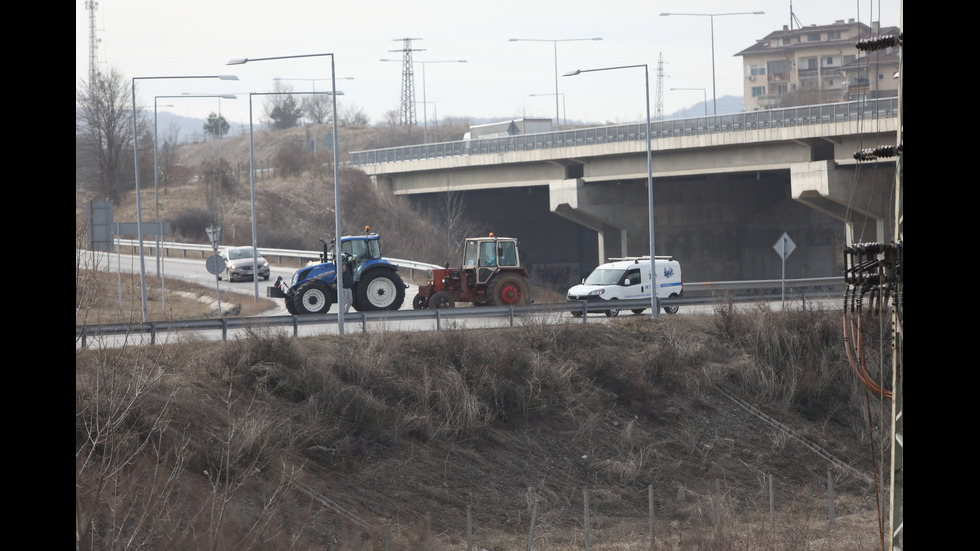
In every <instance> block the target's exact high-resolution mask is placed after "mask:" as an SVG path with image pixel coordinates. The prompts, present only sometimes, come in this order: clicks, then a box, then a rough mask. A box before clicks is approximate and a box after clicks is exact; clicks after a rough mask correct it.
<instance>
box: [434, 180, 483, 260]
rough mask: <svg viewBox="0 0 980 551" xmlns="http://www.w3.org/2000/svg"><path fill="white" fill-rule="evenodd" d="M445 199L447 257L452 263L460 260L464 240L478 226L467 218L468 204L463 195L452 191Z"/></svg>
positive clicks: (443, 205) (445, 195)
mask: <svg viewBox="0 0 980 551" xmlns="http://www.w3.org/2000/svg"><path fill="white" fill-rule="evenodd" d="M444 197H445V200H444V201H443V204H442V207H443V214H444V216H445V221H446V255H447V258H449V259H450V262H451V261H452V260H453V259H457V258H459V256H460V254H459V253H460V247H462V243H463V239H465V238H466V237H467V236H469V235H471V234H472V232H473V231H475V228H476V225H475V224H474V223H473V221H472V220H470V219H469V218H468V217H467V216H466V202H465V201H464V200H463V194H462V193H460V192H458V191H450V192H448V193H446V194H444Z"/></svg>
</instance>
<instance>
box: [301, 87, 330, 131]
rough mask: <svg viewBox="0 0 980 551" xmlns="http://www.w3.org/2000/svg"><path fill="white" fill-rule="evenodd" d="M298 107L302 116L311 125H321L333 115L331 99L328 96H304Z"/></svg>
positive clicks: (319, 94) (320, 94) (317, 94)
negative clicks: (301, 110) (300, 108)
mask: <svg viewBox="0 0 980 551" xmlns="http://www.w3.org/2000/svg"><path fill="white" fill-rule="evenodd" d="M300 105H301V107H302V109H303V116H304V117H306V118H307V119H308V120H309V121H310V122H311V123H313V124H323V123H324V122H327V121H329V120H330V117H331V116H332V114H333V97H332V96H330V95H328V94H322V93H316V94H305V95H304V96H303V100H302V101H301V102H300Z"/></svg>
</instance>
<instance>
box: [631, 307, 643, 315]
mask: <svg viewBox="0 0 980 551" xmlns="http://www.w3.org/2000/svg"><path fill="white" fill-rule="evenodd" d="M643 310H645V308H634V309H632V310H630V312H633V314H634V315H637V316H639V315H640V314H642V313H643Z"/></svg>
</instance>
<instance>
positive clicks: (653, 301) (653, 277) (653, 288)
mask: <svg viewBox="0 0 980 551" xmlns="http://www.w3.org/2000/svg"><path fill="white" fill-rule="evenodd" d="M640 67H643V75H644V81H645V83H646V96H645V97H646V103H647V203H648V204H647V208H648V209H649V212H650V216H649V224H650V308H651V310H652V311H653V319H657V315H658V310H659V308H658V305H657V255H656V251H655V248H654V241H653V142H652V140H651V138H650V68H649V67H648V66H647V65H646V64H642V65H623V66H620V67H603V68H600V69H579V70H577V71H572V72H571V73H567V74H565V75H564V76H566V77H570V76H575V75H579V74H582V73H594V72H598V71H614V70H617V69H637V68H640Z"/></svg>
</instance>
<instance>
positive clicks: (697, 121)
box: [350, 98, 898, 166]
mask: <svg viewBox="0 0 980 551" xmlns="http://www.w3.org/2000/svg"><path fill="white" fill-rule="evenodd" d="M897 114H898V98H882V99H876V100H869V101H860V102H858V101H850V102H843V103H826V104H820V105H808V106H802V107H788V108H784V109H769V110H765V111H748V112H743V113H733V114H728V115H715V116H710V117H694V118H687V119H670V120H665V121H654V122H652V123H651V125H650V133H651V138H652V139H659V138H670V137H676V136H693V135H700V134H716V133H724V132H742V131H746V130H760V129H768V128H784V127H791V126H807V125H811V124H823V123H835V122H849V121H852V120H858V119H881V118H894V117H896V116H897ZM645 139H646V122H639V123H632V124H621V125H614V126H599V127H592V128H580V129H575V130H562V131H557V132H544V133H540V134H521V135H517V136H507V137H498V138H477V139H473V140H459V141H454V142H442V143H434V144H420V145H410V146H403V147H390V148H386V149H372V150H368V151H353V152H351V153H350V164H351V165H352V166H364V165H372V164H381V163H395V162H401V161H417V160H422V159H438V158H445V157H459V156H464V155H481V154H495V153H507V152H511V151H529V150H537V149H554V148H561V147H574V146H582V145H592V144H599V143H612V142H624V141H639V140H645Z"/></svg>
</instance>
